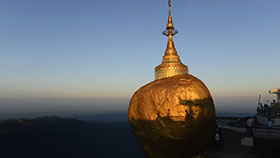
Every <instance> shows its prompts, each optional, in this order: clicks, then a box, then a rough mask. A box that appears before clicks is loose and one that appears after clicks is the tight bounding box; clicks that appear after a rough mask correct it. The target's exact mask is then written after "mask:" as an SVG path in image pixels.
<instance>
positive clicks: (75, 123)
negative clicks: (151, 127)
mask: <svg viewBox="0 0 280 158" xmlns="http://www.w3.org/2000/svg"><path fill="white" fill-rule="evenodd" d="M0 157H1V158H2V157H3V158H118V157H119V158H143V157H145V154H144V153H143V151H142V149H141V147H140V145H139V144H138V142H137V140H136V138H135V136H134V135H133V133H132V131H131V130H130V128H129V123H128V122H118V123H102V122H96V121H95V122H86V121H80V120H77V119H64V118H60V117H55V116H54V117H40V118H36V119H33V120H24V119H18V120H6V121H1V122H0Z"/></svg>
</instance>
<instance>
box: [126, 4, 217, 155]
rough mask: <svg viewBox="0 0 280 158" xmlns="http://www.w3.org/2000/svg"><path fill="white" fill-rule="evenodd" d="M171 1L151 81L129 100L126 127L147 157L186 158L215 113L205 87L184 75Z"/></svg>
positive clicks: (209, 130)
mask: <svg viewBox="0 0 280 158" xmlns="http://www.w3.org/2000/svg"><path fill="white" fill-rule="evenodd" d="M177 32H178V31H177V30H175V27H174V25H173V22H172V17H171V1H170V0H169V17H168V24H167V27H166V30H165V31H164V32H163V34H164V35H166V36H168V43H167V48H166V50H165V54H164V56H163V60H162V63H161V64H160V65H159V66H157V67H156V68H155V79H156V80H155V81H153V82H151V83H148V84H147V85H145V86H143V87H142V88H140V89H139V90H137V91H136V92H135V94H134V95H133V97H132V98H131V100H130V105H129V109H128V119H129V122H130V126H131V128H132V130H133V131H134V133H135V135H136V137H137V138H138V140H139V142H140V144H141V145H142V147H143V149H144V151H145V152H146V153H147V155H148V157H149V158H190V157H192V155H193V154H196V153H197V152H199V151H200V150H201V149H202V148H203V147H204V146H205V145H206V144H207V143H208V142H209V140H210V139H211V137H212V136H213V134H214V131H215V127H216V126H215V125H216V113H215V107H214V103H213V99H212V97H211V94H210V92H209V90H208V89H207V87H206V86H205V85H204V83H203V82H202V81H200V80H199V79H198V78H196V77H194V76H192V75H190V74H188V67H187V66H186V65H184V64H183V63H182V62H181V60H180V57H179V56H178V54H177V50H176V49H175V46H174V42H173V36H174V35H175V34H176V33H177Z"/></svg>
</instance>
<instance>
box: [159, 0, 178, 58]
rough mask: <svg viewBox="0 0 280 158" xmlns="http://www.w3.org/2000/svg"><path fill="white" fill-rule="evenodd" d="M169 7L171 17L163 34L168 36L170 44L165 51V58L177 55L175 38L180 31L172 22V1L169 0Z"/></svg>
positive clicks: (168, 43)
mask: <svg viewBox="0 0 280 158" xmlns="http://www.w3.org/2000/svg"><path fill="white" fill-rule="evenodd" d="M168 5H169V16H168V23H167V26H166V30H164V31H163V32H162V33H163V34H164V35H166V36H168V42H167V48H166V50H165V56H168V55H177V51H176V48H175V45H174V41H173V36H174V35H176V34H177V33H178V31H177V30H176V29H175V27H174V24H173V22H172V15H171V0H168Z"/></svg>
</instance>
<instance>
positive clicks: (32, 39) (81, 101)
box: [0, 0, 280, 112]
mask: <svg viewBox="0 0 280 158" xmlns="http://www.w3.org/2000/svg"><path fill="white" fill-rule="evenodd" d="M172 3H173V20H174V24H175V27H176V28H177V29H178V30H179V34H178V35H177V36H176V37H175V45H176V48H177V51H178V53H179V55H180V56H181V60H182V62H183V63H184V64H186V65H188V66H189V70H190V73H191V74H193V75H195V76H197V77H198V78H200V79H201V80H203V81H204V82H205V84H206V85H207V86H208V88H209V90H210V91H211V93H212V95H213V97H214V100H215V103H216V108H217V111H232V110H235V111H238V110H239V111H242V112H247V110H254V109H255V106H256V102H257V98H258V94H260V93H261V94H263V96H264V97H263V101H265V100H266V99H271V98H275V96H273V95H268V90H269V89H272V88H278V87H280V85H279V79H280V73H279V59H280V45H279V43H280V20H279V19H280V11H279V8H280V1H279V0H269V1H267V0H211V1H210V0H173V2H172ZM167 14H168V6H167V0H152V1H151V0H141V1H140V0H118V1H117V0H59V1H57V0H24V1H23V0H1V1H0V19H1V21H0V111H1V112H15V111H19V110H20V111H44V110H58V109H60V110H61V109H62V110H63V109H69V108H70V109H80V110H81V109H82V110H83V109H84V110H97V109H103V110H104V109H107V110H108V109H111V110H120V111H122V110H123V111H124V110H127V106H128V102H129V98H130V97H131V95H132V94H133V93H134V92H135V91H136V90H137V89H138V88H139V87H141V86H142V85H144V84H146V83H148V82H150V81H152V80H154V67H155V66H157V65H158V64H160V62H161V57H162V56H163V54H164V50H165V47H166V41H167V39H166V37H164V36H162V35H161V32H162V31H163V30H164V28H165V25H166V23H167ZM248 112H251V111H248Z"/></svg>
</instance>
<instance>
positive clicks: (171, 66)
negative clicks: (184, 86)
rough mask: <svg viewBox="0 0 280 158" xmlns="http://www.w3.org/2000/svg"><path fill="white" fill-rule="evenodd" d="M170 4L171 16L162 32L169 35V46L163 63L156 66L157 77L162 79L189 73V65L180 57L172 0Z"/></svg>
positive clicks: (169, 0) (169, 1)
mask: <svg viewBox="0 0 280 158" xmlns="http://www.w3.org/2000/svg"><path fill="white" fill-rule="evenodd" d="M168 5H169V16H168V23H167V26H166V29H165V30H164V31H163V32H162V34H164V35H165V36H167V37H168V42H167V48H166V50H165V53H164V56H163V57H162V63H161V64H160V65H159V66H157V67H156V68H155V79H156V80H157V79H161V78H166V77H172V76H176V75H182V74H187V73H188V67H187V66H186V65H184V64H182V63H181V60H180V57H179V56H178V53H177V50H176V48H175V44H174V41H173V36H174V35H176V34H177V33H178V31H177V30H176V29H175V27H174V24H173V21H172V16H171V0H168Z"/></svg>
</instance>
